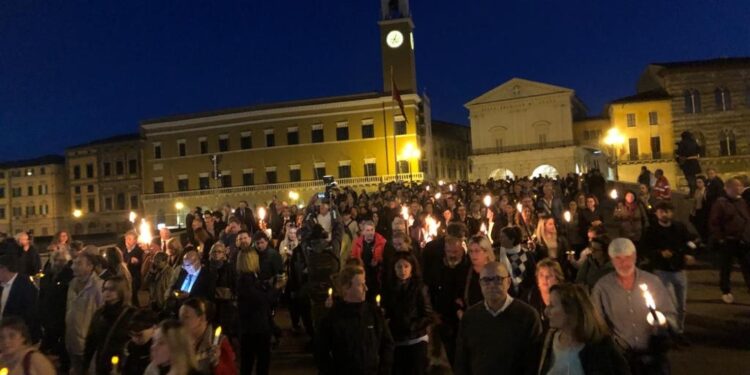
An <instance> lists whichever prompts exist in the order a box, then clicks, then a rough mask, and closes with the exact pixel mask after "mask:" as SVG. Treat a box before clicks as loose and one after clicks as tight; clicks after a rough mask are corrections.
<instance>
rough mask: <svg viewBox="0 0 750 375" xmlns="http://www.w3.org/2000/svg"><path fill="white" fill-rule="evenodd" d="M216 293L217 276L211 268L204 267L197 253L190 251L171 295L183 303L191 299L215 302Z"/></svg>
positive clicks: (186, 255) (184, 259)
mask: <svg viewBox="0 0 750 375" xmlns="http://www.w3.org/2000/svg"><path fill="white" fill-rule="evenodd" d="M215 293H216V274H215V273H213V272H211V269H210V268H209V267H203V265H202V264H201V259H200V255H199V254H198V252H197V251H195V250H188V251H187V252H186V253H185V256H184V257H183V261H182V270H180V273H179V276H177V279H176V280H175V282H174V284H172V288H171V289H170V294H172V295H174V296H175V297H176V298H177V299H178V300H182V301H184V300H185V299H187V298H189V297H192V298H196V297H200V298H204V299H206V300H208V301H213V299H214V295H215ZM170 298H171V296H170Z"/></svg>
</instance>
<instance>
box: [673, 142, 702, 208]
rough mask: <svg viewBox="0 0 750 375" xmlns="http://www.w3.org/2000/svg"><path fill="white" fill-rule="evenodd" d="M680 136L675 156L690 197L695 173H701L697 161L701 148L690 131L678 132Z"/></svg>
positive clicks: (692, 191)
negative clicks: (686, 183)
mask: <svg viewBox="0 0 750 375" xmlns="http://www.w3.org/2000/svg"><path fill="white" fill-rule="evenodd" d="M680 137H681V138H682V139H681V140H680V141H679V142H677V151H675V156H677V162H678V163H679V164H680V169H682V173H684V174H685V179H686V180H687V182H688V187H690V196H691V197H692V196H693V193H694V192H695V175H697V174H698V173H701V164H700V162H699V161H698V159H699V158H700V150H701V149H700V146H698V142H696V141H695V138H693V134H692V133H690V132H688V131H685V132H682V134H680Z"/></svg>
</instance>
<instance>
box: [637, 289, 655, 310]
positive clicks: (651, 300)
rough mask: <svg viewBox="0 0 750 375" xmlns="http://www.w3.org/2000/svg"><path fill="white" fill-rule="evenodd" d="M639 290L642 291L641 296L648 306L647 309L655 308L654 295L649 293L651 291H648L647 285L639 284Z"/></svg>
mask: <svg viewBox="0 0 750 375" xmlns="http://www.w3.org/2000/svg"><path fill="white" fill-rule="evenodd" d="M639 287H640V288H641V290H642V291H643V298H644V299H645V300H646V306H648V308H649V309H654V310H655V309H656V301H654V296H652V295H651V292H649V291H648V285H646V284H641V285H639Z"/></svg>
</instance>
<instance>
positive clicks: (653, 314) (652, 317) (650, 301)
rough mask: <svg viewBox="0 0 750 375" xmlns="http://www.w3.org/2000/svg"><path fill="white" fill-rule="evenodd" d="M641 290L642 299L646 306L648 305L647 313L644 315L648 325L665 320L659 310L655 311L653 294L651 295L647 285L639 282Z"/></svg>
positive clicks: (661, 322) (662, 322) (658, 323)
mask: <svg viewBox="0 0 750 375" xmlns="http://www.w3.org/2000/svg"><path fill="white" fill-rule="evenodd" d="M639 287H640V288H641V290H642V291H643V299H645V300H646V306H647V307H648V312H649V314H648V315H647V316H646V321H647V322H648V324H650V325H662V324H664V323H666V322H667V318H666V317H665V316H664V314H662V313H661V312H659V311H656V301H654V296H652V295H651V292H649V291H648V285H646V284H641V285H639Z"/></svg>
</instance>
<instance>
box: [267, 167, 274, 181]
mask: <svg viewBox="0 0 750 375" xmlns="http://www.w3.org/2000/svg"><path fill="white" fill-rule="evenodd" d="M266 183H267V184H275V183H276V168H275V167H274V168H273V169H268V168H267V169H266Z"/></svg>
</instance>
